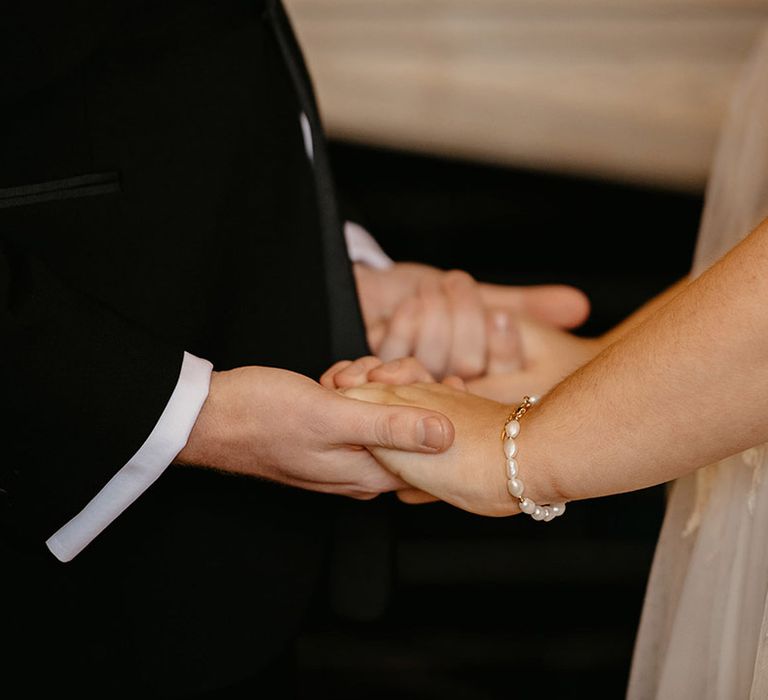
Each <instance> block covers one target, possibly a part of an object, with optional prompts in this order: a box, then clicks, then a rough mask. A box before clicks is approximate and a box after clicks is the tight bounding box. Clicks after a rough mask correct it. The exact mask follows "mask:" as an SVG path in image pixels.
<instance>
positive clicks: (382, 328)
mask: <svg viewBox="0 0 768 700" xmlns="http://www.w3.org/2000/svg"><path fill="white" fill-rule="evenodd" d="M387 328H388V324H387V322H386V321H379V322H378V323H374V324H373V325H372V326H371V327H370V328H368V329H367V330H366V336H367V339H368V347H369V348H370V349H371V352H373V354H374V355H380V350H381V344H382V343H383V342H384V339H385V338H386V337H387Z"/></svg>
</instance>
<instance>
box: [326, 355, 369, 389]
mask: <svg viewBox="0 0 768 700" xmlns="http://www.w3.org/2000/svg"><path fill="white" fill-rule="evenodd" d="M380 364H381V360H380V359H379V358H378V357H374V356H373V355H366V356H365V357H361V358H359V359H357V360H355V361H354V362H350V364H349V365H347V366H346V367H344V368H343V369H341V370H339V371H338V372H336V374H335V375H334V376H333V382H334V385H335V388H338V389H347V388H349V387H352V386H361V385H363V384H367V383H368V373H369V372H370V371H371V370H372V369H374V367H378V366H379V365H380Z"/></svg>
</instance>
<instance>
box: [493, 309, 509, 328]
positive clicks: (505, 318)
mask: <svg viewBox="0 0 768 700" xmlns="http://www.w3.org/2000/svg"><path fill="white" fill-rule="evenodd" d="M493 326H494V328H496V330H497V331H499V332H501V333H506V332H507V331H508V330H509V326H510V323H509V314H508V313H506V312H505V311H496V312H495V313H494V314H493Z"/></svg>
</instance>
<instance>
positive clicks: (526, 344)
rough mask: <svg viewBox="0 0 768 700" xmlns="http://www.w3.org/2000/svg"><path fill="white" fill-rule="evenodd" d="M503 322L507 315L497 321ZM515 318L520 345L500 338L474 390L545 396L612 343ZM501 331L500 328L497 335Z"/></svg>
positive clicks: (510, 399) (493, 395)
mask: <svg viewBox="0 0 768 700" xmlns="http://www.w3.org/2000/svg"><path fill="white" fill-rule="evenodd" d="M501 322H503V317H499V321H498V322H497V323H498V324H500V323H501ZM511 322H512V324H513V326H512V328H510V329H509V330H508V331H507V335H508V336H510V337H511V336H512V335H515V336H516V343H517V344H518V345H519V349H518V350H517V351H514V350H511V349H510V348H513V347H514V344H513V343H511V342H510V341H509V340H507V341H504V340H503V339H499V340H498V341H496V343H495V347H496V348H497V351H496V352H494V353H492V355H491V356H492V357H495V358H496V359H495V361H492V362H491V363H490V365H489V368H488V369H489V371H488V374H486V375H484V376H482V377H479V378H476V379H472V380H470V381H468V382H467V389H468V390H469V391H471V392H472V393H473V394H478V395H479V396H484V397H486V398H489V399H493V400H495V401H501V402H502V403H515V402H517V401H519V400H520V397H522V396H524V395H529V396H532V395H538V396H541V395H543V394H546V393H547V392H548V391H549V390H550V389H552V387H554V386H555V385H556V384H558V383H559V382H561V381H562V380H563V379H565V378H566V377H567V376H568V375H569V374H571V373H572V372H574V371H575V370H577V369H578V368H579V367H581V366H582V365H585V364H586V363H587V362H589V361H590V360H591V359H592V358H593V357H595V356H596V355H597V354H598V353H600V352H601V351H602V350H603V349H604V348H605V347H607V346H608V345H609V341H608V340H606V339H604V338H581V337H579V336H576V335H573V334H572V333H568V332H567V331H562V330H559V329H557V328H553V327H552V326H548V325H544V324H542V323H539V322H537V321H534V320H532V319H530V318H525V317H517V318H515V319H512V321H511ZM500 334H501V331H500V330H499V329H497V330H496V335H497V336H498V335H500ZM490 337H491V338H492V339H493V338H494V336H493V335H491V336H490ZM492 342H493V341H492ZM493 347H494V345H493V344H492V349H493ZM504 353H506V355H505V354H504ZM517 358H519V360H518V359H517ZM376 381H381V380H380V379H377V380H376Z"/></svg>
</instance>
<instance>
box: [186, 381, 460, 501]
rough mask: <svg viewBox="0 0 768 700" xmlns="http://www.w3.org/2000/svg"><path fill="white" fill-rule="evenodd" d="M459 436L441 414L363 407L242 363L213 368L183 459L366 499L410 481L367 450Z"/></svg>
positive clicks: (420, 446) (427, 449) (442, 442)
mask: <svg viewBox="0 0 768 700" xmlns="http://www.w3.org/2000/svg"><path fill="white" fill-rule="evenodd" d="M452 441H453V426H452V425H451V423H450V421H449V420H448V419H447V418H446V417H445V416H443V415H441V414H439V413H436V412H434V411H430V410H424V409H420V408H416V407H398V406H385V405H380V406H376V405H374V404H364V403H361V402H359V401H354V400H353V399H351V398H347V397H344V396H342V395H340V394H338V393H336V392H333V391H328V390H327V389H324V388H322V387H321V386H320V385H318V384H316V383H315V382H313V381H312V380H310V379H308V378H307V377H304V376H302V375H299V374H295V373H293V372H288V371H285V370H280V369H272V368H267V367H241V368H238V369H234V370H231V371H228V372H215V373H214V375H213V377H212V380H211V389H210V393H209V395H208V399H207V400H206V402H205V404H204V406H203V409H202V411H201V413H200V416H199V417H198V420H197V423H196V424H195V427H194V429H193V431H192V435H191V436H190V439H189V442H188V443H187V446H186V447H185V448H184V449H183V450H182V451H181V452H180V453H179V455H178V457H177V459H176V463H178V464H182V465H195V466H204V467H211V468H215V469H220V470H224V471H228V472H233V473H238V474H245V475H250V476H255V477H260V478H264V479H269V480H271V481H277V482H280V483H283V484H287V485H289V486H295V487H298V488H303V489H309V490H311V491H320V492H323V493H333V494H339V495H345V496H350V497H353V498H359V499H367V498H373V497H375V496H377V495H378V494H380V493H384V492H386V491H393V490H396V489H401V488H404V487H406V486H407V485H406V484H404V483H403V482H402V481H401V480H400V479H399V478H398V477H396V476H395V475H393V474H392V473H390V472H389V471H387V470H386V469H384V468H382V467H381V465H379V464H378V463H377V462H376V460H375V459H374V458H373V456H372V455H371V453H370V452H369V451H368V449H365V448H375V447H381V448H386V449H389V450H391V451H392V452H393V453H394V452H396V451H398V450H407V451H411V452H412V453H417V452H422V453H426V454H435V453H437V452H439V451H441V450H444V449H446V448H447V447H449V446H450V444H451V443H452Z"/></svg>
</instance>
